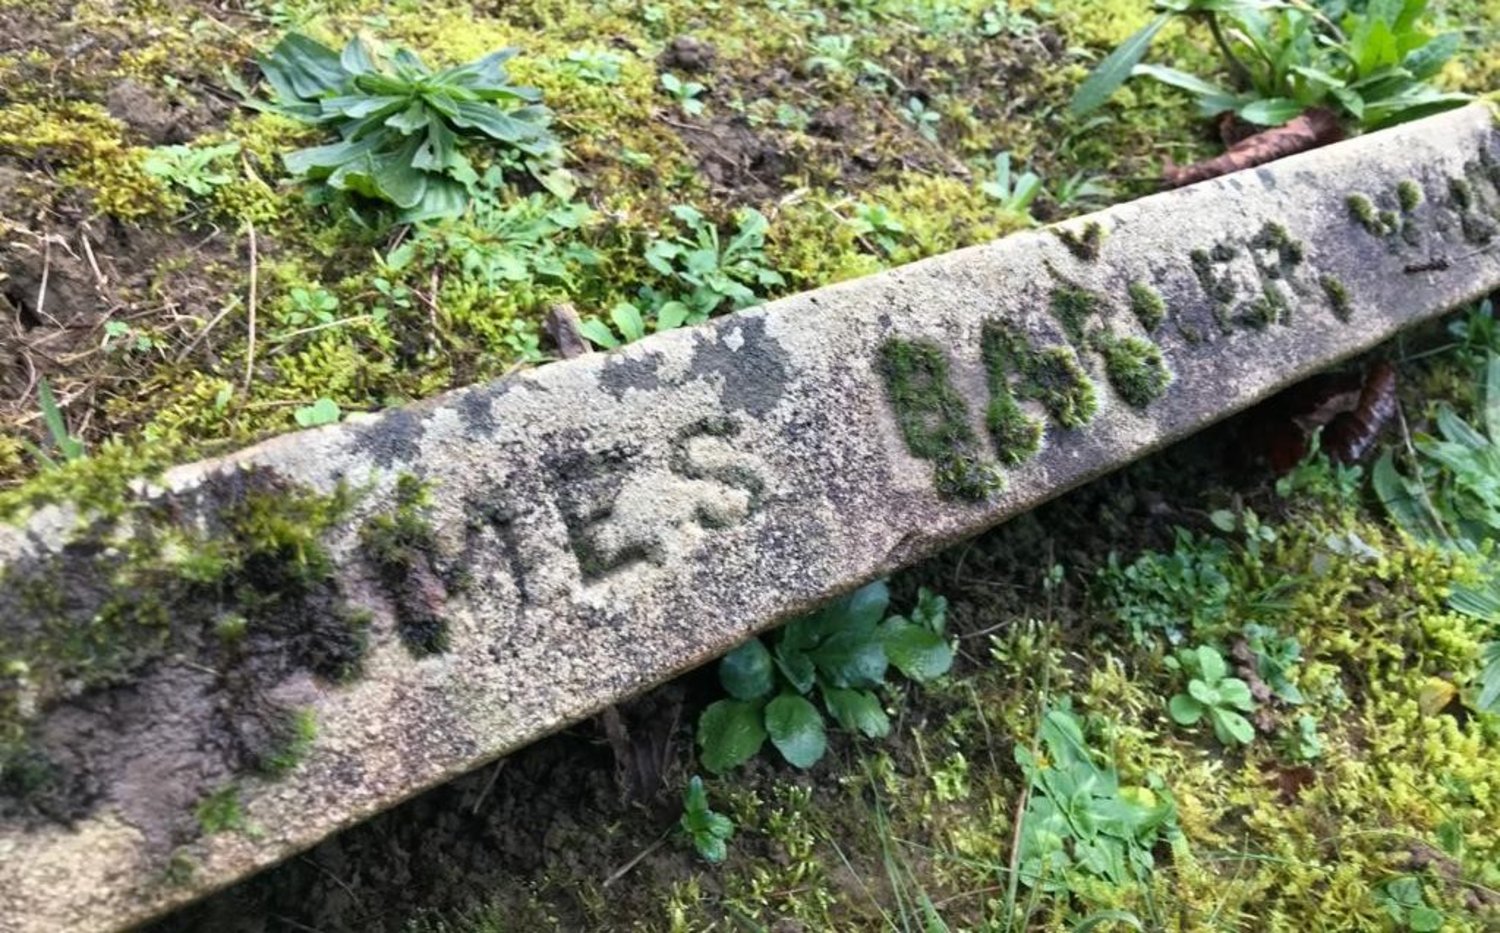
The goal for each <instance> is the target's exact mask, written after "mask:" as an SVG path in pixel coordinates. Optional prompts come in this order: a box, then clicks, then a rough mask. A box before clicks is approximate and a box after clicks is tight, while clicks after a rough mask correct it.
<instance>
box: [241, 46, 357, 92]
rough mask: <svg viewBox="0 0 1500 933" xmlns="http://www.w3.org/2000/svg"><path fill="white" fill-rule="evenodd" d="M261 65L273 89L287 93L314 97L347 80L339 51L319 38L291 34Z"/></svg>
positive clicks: (334, 88)
mask: <svg viewBox="0 0 1500 933" xmlns="http://www.w3.org/2000/svg"><path fill="white" fill-rule="evenodd" d="M260 67H261V71H262V73H264V74H265V76H266V79H267V80H268V81H270V82H271V85H272V87H273V88H276V89H277V90H278V91H283V90H284V91H285V92H286V94H285V96H287V97H293V98H301V99H303V100H311V99H312V98H315V97H319V96H321V95H323V94H325V93H327V92H329V91H332V90H336V89H337V88H339V87H340V86H341V85H342V84H343V83H344V82H345V81H346V80H347V79H348V75H347V73H346V72H345V71H344V68H343V65H342V64H341V63H340V61H339V54H338V53H337V52H335V51H334V50H333V49H330V48H329V47H328V46H326V45H324V44H323V43H321V42H318V41H317V40H316V39H311V38H308V37H307V36H304V35H302V34H300V33H295V32H293V33H288V34H287V35H286V36H285V37H283V38H282V40H281V41H280V42H278V43H276V47H275V48H273V49H272V50H271V54H270V55H269V56H268V57H266V58H262V59H260Z"/></svg>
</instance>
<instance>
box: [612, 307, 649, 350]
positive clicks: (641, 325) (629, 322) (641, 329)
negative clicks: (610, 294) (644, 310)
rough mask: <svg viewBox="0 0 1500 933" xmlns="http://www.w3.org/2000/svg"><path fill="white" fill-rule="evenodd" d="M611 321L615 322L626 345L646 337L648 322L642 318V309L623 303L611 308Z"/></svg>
mask: <svg viewBox="0 0 1500 933" xmlns="http://www.w3.org/2000/svg"><path fill="white" fill-rule="evenodd" d="M609 319H610V320H611V321H613V322H614V324H615V328H616V329H617V330H619V332H620V334H621V335H622V336H623V337H624V338H625V342H626V343H630V342H632V341H635V340H640V339H641V338H642V337H645V336H646V322H645V321H644V320H643V319H642V318H641V309H639V308H637V307H636V306H635V305H633V304H631V303H630V302H628V301H622V302H620V303H619V304H617V305H615V306H614V307H613V308H611V309H610V312H609Z"/></svg>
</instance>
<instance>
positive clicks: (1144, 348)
mask: <svg viewBox="0 0 1500 933" xmlns="http://www.w3.org/2000/svg"><path fill="white" fill-rule="evenodd" d="M1093 343H1094V345H1095V347H1097V349H1098V350H1099V352H1100V354H1102V355H1103V357H1104V372H1105V374H1106V376H1108V378H1109V384H1110V385H1112V386H1114V389H1115V391H1116V392H1118V393H1119V394H1120V398H1122V399H1124V400H1125V404H1127V405H1129V406H1130V407H1132V408H1138V409H1145V408H1147V407H1148V406H1150V404H1151V403H1152V402H1154V401H1156V400H1157V399H1159V398H1161V397H1162V395H1163V394H1164V393H1165V392H1166V391H1167V387H1168V386H1169V385H1171V384H1172V371H1171V370H1170V369H1168V368H1167V364H1166V361H1165V360H1163V359H1162V355H1161V348H1160V347H1158V346H1157V345H1156V344H1154V343H1152V342H1151V341H1149V340H1142V339H1141V338H1139V337H1115V336H1113V335H1109V334H1101V335H1100V336H1099V337H1097V338H1096V339H1095V340H1094V341H1093Z"/></svg>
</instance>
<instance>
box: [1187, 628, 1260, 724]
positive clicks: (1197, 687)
mask: <svg viewBox="0 0 1500 933" xmlns="http://www.w3.org/2000/svg"><path fill="white" fill-rule="evenodd" d="M1174 660H1175V661H1176V662H1177V665H1178V666H1179V667H1180V668H1181V669H1182V670H1183V671H1185V672H1186V673H1187V675H1188V688H1187V692H1186V693H1179V694H1177V695H1175V696H1173V697H1172V699H1171V701H1170V702H1168V704H1167V710H1168V712H1170V713H1171V714H1172V721H1173V722H1176V723H1177V724H1178V725H1182V726H1193V725H1197V724H1198V723H1199V722H1200V721H1201V720H1202V719H1203V718H1204V717H1205V716H1207V717H1208V721H1209V723H1210V724H1211V725H1212V726H1213V728H1214V737H1215V738H1217V739H1218V740H1219V741H1220V742H1222V743H1223V744H1225V745H1230V746H1233V745H1245V744H1248V743H1249V742H1250V741H1251V740H1253V739H1254V738H1255V727H1253V726H1251V725H1250V721H1249V720H1248V719H1246V718H1245V717H1244V716H1243V715H1241V714H1242V713H1249V712H1254V710H1255V698H1254V697H1252V696H1251V695H1250V685H1249V684H1247V683H1245V682H1244V681H1243V680H1240V679H1239V678H1238V677H1230V676H1229V667H1228V665H1227V664H1225V663H1224V656H1223V655H1222V654H1220V653H1219V652H1218V649H1216V648H1213V647H1210V646H1208V645H1200V646H1199V647H1198V648H1197V649H1195V650H1193V651H1183V652H1180V653H1179V654H1178V655H1177V656H1176V658H1172V659H1169V663H1170V662H1171V661H1174Z"/></svg>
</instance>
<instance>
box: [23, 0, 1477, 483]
mask: <svg viewBox="0 0 1500 933" xmlns="http://www.w3.org/2000/svg"><path fill="white" fill-rule="evenodd" d="M1494 7H1495V4H1494V2H1493V0H1483V2H1453V3H1449V4H1447V5H1446V6H1445V7H1444V8H1443V10H1442V12H1441V15H1442V16H1443V17H1444V18H1445V19H1446V21H1448V22H1450V23H1453V24H1456V25H1459V26H1462V27H1465V29H1466V32H1467V38H1468V39H1469V40H1470V42H1469V49H1468V51H1466V52H1465V53H1464V55H1462V56H1460V57H1459V59H1456V60H1455V62H1454V63H1453V64H1451V65H1450V66H1449V69H1448V71H1447V72H1446V73H1445V75H1444V81H1445V82H1446V83H1448V84H1449V85H1451V86H1455V87H1465V88H1469V89H1484V88H1486V87H1488V86H1490V85H1492V84H1493V68H1494V65H1493V62H1494V61H1495V60H1496V58H1497V56H1496V55H1495V54H1494V50H1495V49H1497V48H1500V41H1497V39H1496V33H1495V27H1494V22H1495V19H1496V15H1495V14H1496V12H1497V11H1496V10H1495V8H1494ZM1148 15H1149V11H1148V10H1147V9H1145V5H1144V4H1140V3H1135V2H1123V0H1120V2H1111V3H1093V2H1088V3H1085V2H1081V0H1025V2H1017V3H1014V4H1011V5H1009V6H1007V5H1006V4H1004V3H993V2H974V0H964V2H960V0H920V2H918V0H861V2H852V3H841V4H816V3H810V2H805V0H776V2H758V3H749V4H727V3H723V4H719V3H710V4H699V3H677V2H666V3H656V4H630V3H619V2H589V0H566V2H561V0H559V2H523V3H507V4H481V3H469V2H460V0H442V2H437V3H428V2H423V3H415V2H397V3H375V2H368V0H363V2H362V0H322V2H319V0H301V2H298V0H276V2H271V0H263V2H245V3H234V4H224V5H220V6H215V7H212V8H205V7H203V6H202V5H201V4H196V3H186V2H176V0H159V2H148V0H132V2H126V0H114V2H108V0H82V2H77V3H68V4H51V3H43V2H38V0H4V2H0V26H3V27H4V28H3V32H4V33H5V34H6V35H7V36H10V37H11V38H10V39H9V41H7V42H6V43H5V44H3V45H0V87H3V88H4V90H3V91H0V354H3V355H4V358H5V359H6V363H7V365H6V367H5V368H4V371H3V374H0V389H3V391H0V396H3V399H4V401H3V402H0V490H5V491H6V492H0V496H3V501H0V508H3V509H4V510H6V511H11V512H13V511H14V510H15V509H16V507H17V506H18V505H20V504H23V503H24V502H26V501H28V500H30V501H37V500H41V499H48V498H58V497H65V496H67V495H69V494H76V492H77V490H78V489H79V488H83V487H87V486H89V485H92V484H93V483H94V482H96V481H97V479H98V476H99V474H100V473H102V472H105V471H104V470H103V469H102V468H101V467H100V465H98V464H95V465H94V466H92V467H88V468H84V467H74V468H73V469H79V470H84V471H85V472H89V473H90V474H91V475H90V476H88V477H79V478H78V480H77V481H70V480H69V479H68V478H67V477H66V476H64V477H58V476H53V477H48V478H45V479H42V480H41V481H40V482H38V483H36V484H35V485H32V486H29V487H27V486H26V484H27V483H28V481H32V480H35V479H36V477H37V474H38V472H39V469H40V466H41V464H40V462H39V460H38V459H37V458H35V457H34V456H32V455H31V454H30V453H29V452H28V451H29V448H28V446H27V445H28V444H40V445H43V446H45V445H46V444H47V442H48V436H47V433H46V431H45V430H44V429H43V419H42V417H41V414H40V411H39V396H38V392H39V386H40V382H41V380H43V379H46V380H48V381H49V383H50V384H51V385H52V387H53V389H54V390H55V394H56V396H57V397H58V399H59V400H60V403H61V409H62V412H63V415H64V418H65V419H66V421H67V423H68V425H69V427H70V429H71V430H72V431H73V432H74V433H75V434H76V435H77V436H78V437H79V438H80V439H81V440H82V442H83V443H84V444H85V446H86V448H87V449H89V450H92V451H95V452H96V453H103V454H105V457H106V459H107V460H108V461H109V464H110V466H111V467H112V468H114V469H116V470H123V471H131V470H140V469H147V468H150V467H153V466H159V465H160V464H161V463H164V462H167V461H170V460H174V459H183V458H187V457H191V456H194V455H199V454H203V453H207V452H211V451H213V450H215V449H222V448H225V447H228V446H232V445H235V444H240V443H244V442H246V441H249V440H251V439H253V438H256V437H260V436H264V435H266V434H269V433H276V432H280V431H286V430H293V429H295V428H297V427H298V426H299V425H304V424H308V423H316V422H317V421H318V420H320V419H321V420H326V419H327V418H329V417H337V415H338V414H339V413H341V412H353V411H369V410H376V409H380V408H383V407H386V406H389V405H392V404H398V403H400V402H403V401H407V400H411V399H415V398H420V397H423V396H427V395H431V394H433V393H435V392H438V391H441V390H443V389H446V388H451V387H454V386H457V385H462V384H466V383H469V382H473V381H476V380H480V379H485V378H491V377H495V376H498V375H501V374H503V373H505V372H508V371H510V370H512V369H513V368H515V367H517V366H526V365H534V364H537V363H540V362H542V361H544V360H545V359H546V357H547V354H548V349H547V347H546V346H545V345H544V343H543V342H542V340H541V338H540V336H539V330H538V325H539V323H540V321H541V320H542V318H543V316H544V315H545V314H546V312H547V310H548V309H549V308H550V307H552V306H553V305H554V304H556V303H559V302H565V301H566V302H571V303H573V304H574V305H575V306H576V307H577V308H578V309H579V311H580V312H581V313H582V314H583V315H584V317H585V318H590V319H594V320H596V321H598V322H599V325H598V326H601V327H606V328H607V322H610V321H611V320H612V314H613V312H614V311H615V309H616V308H617V307H619V306H620V305H621V303H623V302H633V303H635V304H636V305H638V306H641V307H644V308H646V309H647V314H646V315H645V320H643V321H642V329H644V330H646V331H649V330H650V329H652V327H654V326H656V325H657V324H659V323H661V321H660V320H659V319H657V318H656V317H655V316H654V315H653V314H652V313H651V312H650V309H651V308H652V306H653V305H660V304H661V302H663V301H666V300H672V299H676V298H680V297H682V296H683V295H684V294H685V293H688V292H691V291H692V285H691V283H689V282H687V281H686V280H685V279H684V278H683V277H682V276H681V275H679V274H677V273H676V272H674V271H673V270H672V268H671V266H670V264H666V265H665V266H664V265H663V264H662V263H653V262H650V261H648V249H649V248H650V247H651V244H653V243H658V244H659V243H661V242H663V241H667V240H670V239H671V238H673V237H675V236H681V235H685V234H686V235H689V236H690V235H691V231H689V230H686V229H684V224H683V222H682V221H681V220H679V219H678V218H677V217H676V216H674V213H673V211H672V210H671V209H672V208H674V207H676V206H679V205H687V206H691V207H694V208H696V209H697V210H698V211H701V212H702V214H703V216H704V217H705V218H706V220H705V222H706V223H707V224H710V225H714V226H717V227H719V228H720V229H721V230H723V231H724V232H725V233H726V234H728V233H729V232H732V231H733V230H734V229H735V224H736V217H737V215H739V213H738V212H741V211H743V210H744V209H750V208H753V209H755V210H758V211H759V212H760V213H761V214H762V215H763V216H764V217H765V218H766V219H767V220H768V221H769V223H768V226H767V230H766V233H765V247H764V261H763V263H762V266H763V267H764V268H765V269H766V270H767V271H768V272H770V273H773V275H768V276H763V277H760V278H759V279H758V280H756V281H755V282H753V283H751V285H750V294H748V295H742V296H740V297H738V298H736V299H735V300H734V301H733V302H732V303H731V302H725V303H722V304H718V305H715V307H716V309H717V310H718V311H724V310H729V308H730V307H732V306H739V305H742V304H744V303H746V301H747V300H750V301H753V300H760V299H765V298H772V297H775V296H777V295H780V294H785V293H788V292H792V291H796V290H800V289H804V288H809V287H814V286H817V285H822V284H826V283H829V282H832V281H837V280H839V279H843V278H848V277H851V276H856V275H860V274H864V273H868V272H871V271H874V270H876V269H880V268H883V267H886V266H890V265H894V264H899V263H902V262H907V261H910V260H912V259H915V258H919V257H922V256H926V255H931V254H933V253H937V252H942V251H945V250H949V249H953V248H956V247H960V246H965V245H969V244H973V243H977V242H982V241H984V240H987V239H990V238H993V237H995V236H999V235H1002V234H1004V233H1006V232H1008V231H1011V230H1014V229H1016V228H1018V227H1021V226H1024V225H1025V224H1027V223H1029V222H1031V218H1030V217H1028V216H1027V215H1026V214H1024V213H1021V212H1019V211H1017V210H1016V209H1014V208H1015V205H1014V204H1011V203H1008V202H1007V201H1006V200H1005V199H1004V198H1002V197H998V196H996V194H995V189H994V186H993V185H992V184H990V183H991V182H993V180H994V177H993V176H994V171H995V164H994V159H995V157H996V156H997V155H999V154H1001V153H1011V154H1012V155H1013V158H1014V161H1015V164H1016V165H1017V169H1018V170H1019V167H1020V166H1021V165H1022V164H1025V165H1026V166H1027V167H1028V168H1030V169H1032V170H1035V171H1036V172H1038V173H1039V174H1040V175H1041V176H1042V177H1043V178H1044V179H1045V185H1044V188H1045V193H1043V194H1042V195H1041V197H1039V198H1038V199H1037V200H1036V201H1035V202H1033V203H1032V204H1031V205H1030V207H1029V210H1030V213H1031V215H1034V216H1035V217H1036V218H1040V219H1043V220H1047V219H1053V218H1056V217H1059V216H1065V215H1067V214H1071V213H1077V212H1080V211H1082V210H1085V209H1087V208H1089V207H1092V206H1097V205H1098V204H1100V203H1102V202H1104V201H1107V200H1111V199H1116V198H1120V197H1126V196H1131V195H1136V194H1140V193H1143V192H1145V191H1148V190H1150V189H1151V188H1152V187H1153V185H1154V181H1153V179H1154V177H1155V175H1156V172H1157V169H1158V168H1159V166H1160V164H1161V162H1162V160H1163V159H1164V158H1167V157H1170V158H1172V159H1174V160H1176V161H1178V162H1183V161H1187V160H1191V159H1192V158H1194V157H1196V156H1199V155H1202V154H1205V153H1206V152H1209V151H1211V150H1212V148H1213V144H1212V142H1211V141H1210V140H1209V139H1208V138H1207V137H1206V135H1204V134H1203V131H1202V128H1200V127H1197V126H1194V125H1193V124H1192V123H1191V122H1190V121H1187V120H1184V119H1183V117H1182V107H1181V104H1182V103H1183V99H1182V98H1181V97H1180V95H1177V94H1176V92H1173V91H1170V90H1169V89H1165V88H1162V87H1155V86H1151V85H1147V84H1137V85H1132V86H1130V87H1127V88H1126V89H1125V90H1123V91H1122V92H1121V93H1120V94H1119V95H1117V98H1116V102H1115V104H1113V105H1112V106H1111V107H1110V108H1109V109H1108V110H1107V111H1105V112H1103V113H1102V114H1096V115H1093V116H1091V117H1089V118H1088V119H1087V120H1086V121H1081V120H1077V119H1074V118H1072V117H1070V116H1069V115H1068V112H1067V109H1066V107H1065V104H1066V101H1067V99H1068V97H1069V95H1070V94H1071V92H1072V89H1073V88H1074V87H1075V86H1076V84H1077V82H1078V81H1079V79H1080V78H1081V77H1082V76H1083V74H1084V73H1085V72H1086V70H1087V68H1088V67H1089V66H1090V65H1091V63H1092V62H1094V61H1096V60H1097V59H1098V58H1099V57H1100V55H1101V54H1102V53H1103V52H1104V51H1105V50H1107V49H1108V48H1109V47H1110V46H1112V45H1113V44H1115V43H1117V42H1119V41H1120V40H1121V39H1122V38H1123V37H1124V36H1126V35H1128V34H1129V32H1130V31H1131V30H1133V29H1134V28H1136V27H1137V26H1138V25H1139V24H1140V23H1141V22H1143V21H1144V20H1145V18H1146V17H1147V16H1148ZM288 31H298V32H302V33H305V34H308V35H311V36H313V37H315V38H318V39H320V40H323V41H326V42H329V43H331V44H334V45H335V46H337V45H339V44H341V43H342V41H343V40H344V39H346V38H348V37H350V36H352V35H355V34H361V35H364V36H366V37H368V38H371V39H373V40H375V41H377V42H379V43H384V44H385V46H386V47H387V48H392V47H397V46H404V47H408V48H410V49H412V50H413V51H415V52H416V53H418V54H420V55H421V56H423V57H424V59H426V60H427V61H429V62H430V63H431V64H433V65H435V66H444V65H451V64H456V63H458V62H462V61H468V60H471V59H473V58H476V57H478V56H481V55H484V54H487V53H489V52H492V51H495V50H497V49H499V48H504V47H514V48H516V49H518V50H519V53H518V55H517V57H516V58H515V59H513V60H512V61H511V62H510V63H509V65H508V67H509V69H510V71H511V75H512V78H513V79H514V81H515V82H516V83H521V84H529V85H533V86H535V87H536V88H538V89H539V90H540V91H541V94H542V100H543V103H544V104H545V106H547V107H548V108H550V110H551V111H552V113H553V114H554V124H553V130H554V131H555V133H556V135H557V136H558V138H559V140H560V142H561V144H562V147H563V151H564V152H565V157H564V159H563V162H562V166H563V168H565V169H566V172H567V176H551V177H549V178H548V179H546V180H547V184H546V185H545V186H544V185H543V184H541V183H540V182H539V181H538V180H537V179H536V178H533V177H531V176H528V175H527V174H526V173H525V172H517V171H514V170H509V171H505V172H504V174H503V180H502V181H500V182H498V183H496V184H493V185H489V186H482V187H484V193H483V194H482V195H481V196H480V198H479V200H478V203H476V204H475V206H474V208H473V210H472V211H471V212H469V213H468V214H466V215H465V216H464V217H461V218H457V219H453V220H450V221H446V222H442V223H437V224H430V225H427V226H426V227H425V228H423V229H420V230H412V229H409V228H398V229H396V230H395V231H389V230H386V229H381V228H372V227H370V226H368V224H367V221H368V220H369V218H368V217H364V218H363V219H362V218H361V217H360V216H356V215H355V214H353V213H351V212H349V211H348V210H346V209H343V207H341V206H340V205H338V204H322V203H316V202H317V201H318V200H319V199H318V198H315V197H309V193H308V189H307V188H306V186H304V185H300V184H298V183H296V182H295V181H294V180H293V179H292V178H290V177H289V175H288V172H287V170H286V168H285V166H284V165H283V164H282V162H281V157H282V156H283V155H284V154H286V153H287V152H289V151H291V150H293V149H295V148H297V147H299V146H303V145H307V144H310V143H313V142H316V141H318V134H317V132H316V131H313V130H310V129H309V128H308V127H306V126H303V125H301V124H298V123H296V122H294V121H292V120H290V119H288V118H287V117H285V116H282V115H278V114H274V113H265V112H257V111H255V110H253V109H249V108H246V107H244V106H241V94H242V91H243V89H244V88H245V87H246V86H251V87H255V86H256V85H257V82H258V80H259V72H258V70H257V69H256V68H255V66H254V65H253V60H254V56H255V55H257V54H262V53H264V52H266V51H267V50H269V48H270V47H271V46H272V45H273V44H274V43H275V42H276V41H277V40H278V39H279V38H280V37H281V36H282V35H284V34H285V33H287V32H288ZM1162 41H1163V42H1164V43H1165V45H1164V46H1163V48H1164V49H1166V52H1165V53H1164V54H1165V55H1167V57H1168V58H1170V60H1172V61H1174V62H1176V63H1178V64H1181V65H1184V66H1188V67H1192V66H1198V67H1202V68H1207V69H1210V70H1211V69H1212V63H1211V50H1210V49H1209V48H1207V47H1205V45H1204V43H1203V42H1202V41H1201V37H1197V36H1190V35H1189V34H1188V33H1186V32H1184V31H1182V30H1180V29H1177V28H1176V27H1174V28H1173V29H1171V30H1169V32H1168V35H1167V37H1166V38H1165V39H1164V40H1162ZM664 80H665V81H667V82H669V83H671V82H675V83H673V84H672V86H674V87H678V88H681V87H683V86H684V85H687V84H697V85H701V86H702V89H701V91H695V92H693V93H692V95H691V99H681V98H680V97H679V96H678V95H680V94H682V93H685V92H684V91H681V90H679V91H678V92H675V93H674V92H672V91H670V90H669V89H668V88H667V87H666V86H664V83H663V82H664ZM256 93H258V94H263V91H262V90H261V89H259V88H257V89H256ZM496 156H497V153H496V152H495V151H486V150H483V148H482V147H481V149H480V150H478V151H476V152H475V153H474V158H475V167H476V169H477V170H478V171H480V172H481V173H483V172H485V171H486V170H498V169H502V168H503V166H502V165H501V164H500V163H501V161H503V160H500V161H497V159H496ZM513 168H514V167H513V166H512V169H513ZM1085 181H1093V182H1095V183H1096V184H1094V185H1091V186H1090V185H1084V184H1083V182H1085ZM739 216H742V215H739ZM252 318H253V321H254V324H255V327H254V332H255V337H254V340H253V341H252V339H251V323H252ZM23 487H24V488H23Z"/></svg>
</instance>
